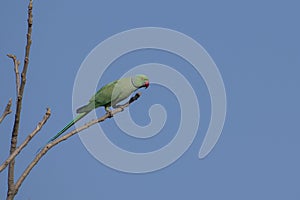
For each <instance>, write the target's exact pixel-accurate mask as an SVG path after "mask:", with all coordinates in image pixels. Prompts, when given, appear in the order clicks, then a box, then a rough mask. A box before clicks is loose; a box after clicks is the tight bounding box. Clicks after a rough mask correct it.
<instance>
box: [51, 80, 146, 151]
mask: <svg viewBox="0 0 300 200" xmlns="http://www.w3.org/2000/svg"><path fill="white" fill-rule="evenodd" d="M143 87H145V89H146V88H148V87H149V78H148V77H147V76H146V75H144V74H138V75H135V76H132V77H126V78H121V79H119V80H115V81H113V82H111V83H108V84H107V85H105V86H103V87H102V88H100V89H99V90H98V91H97V93H96V94H95V95H94V96H92V97H91V99H90V100H89V102H88V104H86V105H84V106H82V107H80V108H78V109H77V110H76V112H77V113H78V115H77V116H76V117H75V118H74V119H73V120H72V121H70V122H69V123H68V124H67V125H66V126H65V127H64V128H63V129H62V130H61V131H59V132H58V133H57V134H56V135H55V136H53V137H52V138H51V139H50V140H49V141H48V142H47V144H49V143H51V142H53V141H54V140H56V139H57V138H58V137H59V136H60V135H62V134H63V133H64V132H65V131H67V130H68V129H69V128H70V127H71V126H73V125H74V124H75V123H76V122H78V121H79V120H80V119H82V118H83V117H84V116H86V115H87V114H88V113H89V112H91V111H92V110H94V109H96V108H98V107H101V106H103V107H104V108H105V111H106V112H107V113H108V114H109V115H110V116H112V114H111V110H110V109H109V108H110V107H113V108H117V107H118V106H119V105H117V104H118V103H119V102H121V101H123V100H124V99H126V98H128V97H129V96H130V95H131V94H132V93H133V92H135V91H136V90H138V89H140V88H143ZM47 144H46V145H47Z"/></svg>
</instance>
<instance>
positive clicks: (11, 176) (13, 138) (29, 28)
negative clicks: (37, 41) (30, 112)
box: [6, 0, 32, 200]
mask: <svg viewBox="0 0 300 200" xmlns="http://www.w3.org/2000/svg"><path fill="white" fill-rule="evenodd" d="M31 32H32V0H30V1H29V5H28V19H27V43H26V47H25V58H24V66H23V70H22V74H21V84H20V89H19V91H18V97H17V106H16V114H15V120H14V126H13V131H12V136H11V144H10V154H12V153H13V152H14V151H15V150H16V146H17V139H18V133H19V126H20V116H21V109H22V99H23V93H24V88H25V84H26V73H27V68H28V64H29V53H30V47H31V42H32V41H31ZM14 171H15V159H12V161H11V162H10V163H9V166H8V181H7V182H8V191H7V198H6V199H7V200H12V199H14V196H15V195H16V191H15V185H14Z"/></svg>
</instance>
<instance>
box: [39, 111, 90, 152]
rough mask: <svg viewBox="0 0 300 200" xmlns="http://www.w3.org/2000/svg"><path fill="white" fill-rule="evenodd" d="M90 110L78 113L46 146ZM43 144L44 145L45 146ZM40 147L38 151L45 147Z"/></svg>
mask: <svg viewBox="0 0 300 200" xmlns="http://www.w3.org/2000/svg"><path fill="white" fill-rule="evenodd" d="M88 113H89V112H85V113H80V114H78V115H77V116H76V117H75V118H74V119H73V120H72V121H70V123H68V124H67V125H66V126H65V127H64V128H63V129H62V130H61V131H59V132H58V133H57V134H56V135H55V136H53V137H52V138H51V139H50V140H49V141H48V142H47V143H46V144H45V145H44V146H46V145H47V144H49V143H50V142H53V141H54V140H56V139H57V138H58V137H59V136H60V135H61V134H63V133H64V132H66V131H67V130H68V129H69V128H70V127H71V126H73V125H74V124H75V123H76V122H78V121H79V120H80V119H81V118H83V117H84V116H86V115H87V114H88ZM44 146H43V147H44ZM43 147H41V148H39V150H38V151H37V153H38V152H39V151H40V150H41V149H42V148H43Z"/></svg>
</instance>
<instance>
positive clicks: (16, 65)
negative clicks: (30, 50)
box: [7, 54, 20, 96]
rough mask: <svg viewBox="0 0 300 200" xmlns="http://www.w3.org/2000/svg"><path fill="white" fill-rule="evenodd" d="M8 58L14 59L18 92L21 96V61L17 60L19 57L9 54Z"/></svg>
mask: <svg viewBox="0 0 300 200" xmlns="http://www.w3.org/2000/svg"><path fill="white" fill-rule="evenodd" d="M7 57H9V58H11V59H13V61H14V70H15V75H16V91H17V96H19V92H20V73H19V65H20V61H19V60H17V57H16V56H15V55H13V54H7Z"/></svg>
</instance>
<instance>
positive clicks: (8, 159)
mask: <svg viewBox="0 0 300 200" xmlns="http://www.w3.org/2000/svg"><path fill="white" fill-rule="evenodd" d="M50 115H51V111H50V109H49V108H47V111H46V113H45V115H44V117H43V119H42V120H41V121H40V122H39V123H38V125H37V126H36V128H35V129H34V130H33V131H32V132H31V133H30V134H29V135H28V136H27V138H26V139H25V140H24V142H23V143H22V144H21V145H20V146H19V147H18V148H17V149H16V150H15V151H14V152H13V153H12V154H10V156H9V157H8V158H7V159H6V160H5V161H4V162H3V164H2V165H1V166H0V172H2V171H3V170H4V169H5V168H6V167H7V165H8V164H9V163H10V162H11V161H12V160H13V159H14V158H15V157H16V156H17V155H18V154H19V153H20V152H21V151H22V149H23V148H24V147H25V146H26V145H27V144H28V143H29V142H30V140H31V139H32V138H33V137H34V136H35V135H36V134H37V133H38V132H39V131H40V130H41V129H42V127H43V126H44V124H45V123H46V122H47V120H48V119H49V117H50Z"/></svg>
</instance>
